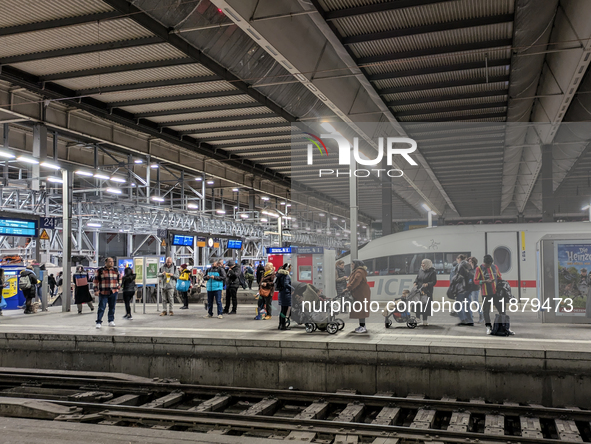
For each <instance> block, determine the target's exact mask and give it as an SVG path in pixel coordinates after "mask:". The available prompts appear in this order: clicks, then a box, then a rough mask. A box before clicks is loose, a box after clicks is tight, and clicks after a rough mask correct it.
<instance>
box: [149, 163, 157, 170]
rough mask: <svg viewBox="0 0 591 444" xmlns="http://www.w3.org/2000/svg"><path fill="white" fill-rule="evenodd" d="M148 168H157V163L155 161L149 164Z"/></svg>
mask: <svg viewBox="0 0 591 444" xmlns="http://www.w3.org/2000/svg"><path fill="white" fill-rule="evenodd" d="M150 168H154V169H156V168H158V164H157V163H153V164H152V165H150Z"/></svg>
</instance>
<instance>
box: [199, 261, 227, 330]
mask: <svg viewBox="0 0 591 444" xmlns="http://www.w3.org/2000/svg"><path fill="white" fill-rule="evenodd" d="M203 280H205V281H207V285H206V288H207V313H208V314H206V315H205V316H204V317H205V318H213V300H214V299H215V302H216V305H217V308H218V319H222V318H223V316H222V313H223V310H222V290H223V288H224V281H225V280H226V272H225V271H224V267H223V266H222V261H221V260H215V259H214V260H213V261H212V263H211V267H209V268H208V269H207V271H206V272H205V276H204V277H203Z"/></svg>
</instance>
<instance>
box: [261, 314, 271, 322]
mask: <svg viewBox="0 0 591 444" xmlns="http://www.w3.org/2000/svg"><path fill="white" fill-rule="evenodd" d="M271 318H272V316H269V315H267V316H265V317H264V318H263V320H265V321H268V320H269V319H271Z"/></svg>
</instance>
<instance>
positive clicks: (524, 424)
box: [519, 416, 544, 439]
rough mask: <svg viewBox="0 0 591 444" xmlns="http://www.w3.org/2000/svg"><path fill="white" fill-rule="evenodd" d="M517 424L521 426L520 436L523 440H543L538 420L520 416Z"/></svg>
mask: <svg viewBox="0 0 591 444" xmlns="http://www.w3.org/2000/svg"><path fill="white" fill-rule="evenodd" d="M519 422H520V424H521V436H523V437H525V438H536V439H543V438H544V435H543V433H542V425H541V424H540V420H539V418H529V417H527V416H520V417H519Z"/></svg>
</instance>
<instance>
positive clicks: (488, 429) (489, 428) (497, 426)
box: [484, 415, 505, 436]
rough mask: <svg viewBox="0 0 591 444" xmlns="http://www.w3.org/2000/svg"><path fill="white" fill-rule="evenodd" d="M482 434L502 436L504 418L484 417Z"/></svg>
mask: <svg viewBox="0 0 591 444" xmlns="http://www.w3.org/2000/svg"><path fill="white" fill-rule="evenodd" d="M484 434H485V435H495V436H504V435H505V417H504V416H502V415H486V417H485V420H484Z"/></svg>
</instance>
